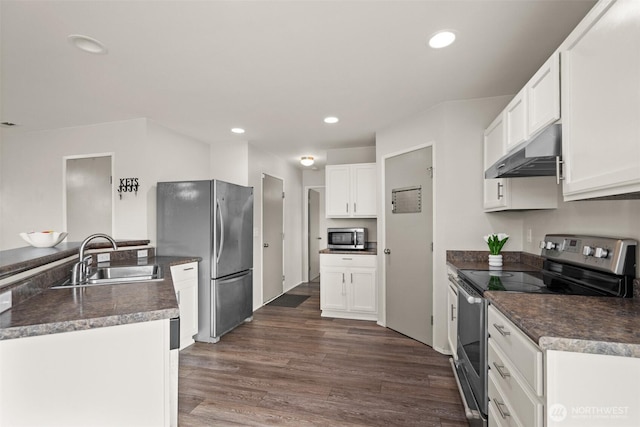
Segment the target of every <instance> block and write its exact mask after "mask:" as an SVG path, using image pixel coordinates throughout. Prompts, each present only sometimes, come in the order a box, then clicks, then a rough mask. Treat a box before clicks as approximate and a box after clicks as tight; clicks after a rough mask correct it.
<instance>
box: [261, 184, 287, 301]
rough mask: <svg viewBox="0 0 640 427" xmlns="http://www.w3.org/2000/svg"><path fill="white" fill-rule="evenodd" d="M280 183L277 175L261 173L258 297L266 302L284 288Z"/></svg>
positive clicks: (282, 216) (282, 186) (282, 203)
mask: <svg viewBox="0 0 640 427" xmlns="http://www.w3.org/2000/svg"><path fill="white" fill-rule="evenodd" d="M283 195H284V184H283V182H282V180H281V179H278V178H275V177H273V176H270V175H266V174H263V175H262V301H263V302H265V303H266V302H268V301H271V300H272V299H274V298H275V297H277V296H279V295H281V294H282V293H283V291H284V287H283V285H284V274H283V267H282V262H283V248H284V246H283V238H284V232H283V224H284V196H283Z"/></svg>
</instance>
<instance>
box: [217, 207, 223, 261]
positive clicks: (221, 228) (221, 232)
mask: <svg viewBox="0 0 640 427" xmlns="http://www.w3.org/2000/svg"><path fill="white" fill-rule="evenodd" d="M216 205H217V207H218V209H216V211H217V212H218V214H219V215H220V247H219V248H218V253H217V255H216V264H217V263H219V262H220V255H222V250H223V249H224V217H223V216H222V209H221V208H220V199H217V198H216Z"/></svg>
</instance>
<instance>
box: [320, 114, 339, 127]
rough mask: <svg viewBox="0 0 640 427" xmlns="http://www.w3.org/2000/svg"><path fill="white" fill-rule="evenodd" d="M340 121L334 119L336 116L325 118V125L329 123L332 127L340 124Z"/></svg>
mask: <svg viewBox="0 0 640 427" xmlns="http://www.w3.org/2000/svg"><path fill="white" fill-rule="evenodd" d="M339 121H340V119H339V118H337V117H334V116H329V117H325V118H324V122H325V123H329V124H330V125H332V124H334V123H338V122H339Z"/></svg>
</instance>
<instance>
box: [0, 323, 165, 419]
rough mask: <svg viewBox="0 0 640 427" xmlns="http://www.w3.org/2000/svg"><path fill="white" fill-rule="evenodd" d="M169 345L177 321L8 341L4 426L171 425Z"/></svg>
mask: <svg viewBox="0 0 640 427" xmlns="http://www.w3.org/2000/svg"><path fill="white" fill-rule="evenodd" d="M169 342H170V328H169V319H163V320H154V321H149V322H140V323H132V324H126V325H118V326H110V327H104V328H95V329H87V330H82V331H73V332H62V333H57V334H50V335H40V336H34V337H25V338H16V339H9V340H0V425H2V426H49V427H54V426H64V427H72V426H81V427H85V426H136V427H138V426H170V425H171V414H172V411H173V410H172V409H171V406H172V405H171V390H170V387H171V382H172V381H171V379H170V375H171V366H170V365H171V354H170V351H171V350H170V349H169V348H170V347H169ZM173 404H174V405H176V404H177V402H173Z"/></svg>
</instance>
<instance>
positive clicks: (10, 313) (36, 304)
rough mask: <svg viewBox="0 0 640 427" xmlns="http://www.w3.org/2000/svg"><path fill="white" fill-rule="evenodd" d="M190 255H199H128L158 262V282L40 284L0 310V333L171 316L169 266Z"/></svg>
mask: <svg viewBox="0 0 640 427" xmlns="http://www.w3.org/2000/svg"><path fill="white" fill-rule="evenodd" d="M194 261H200V258H196V257H151V258H144V259H139V260H135V261H133V263H135V264H136V265H140V264H160V265H162V266H163V269H164V280H161V281H158V282H138V283H123V284H114V285H100V286H87V287H84V288H73V289H45V290H44V291H42V292H39V293H37V294H36V295H34V296H33V297H31V298H29V299H27V300H25V301H24V302H22V303H20V304H18V305H15V306H14V307H12V308H11V309H9V310H7V311H5V312H4V313H1V314H0V339H12V338H21V337H29V336H36V335H46V334H54V333H59V332H69V331H77V330H83V329H91V328H99V327H105V326H114V325H122V324H127V323H137V322H146V321H151V320H159V319H170V318H173V317H177V316H178V315H179V310H178V303H177V301H176V296H175V290H174V288H173V281H172V279H171V270H170V266H171V265H177V264H184V263H188V262H194ZM128 263H129V264H131V263H132V261H128ZM113 264H114V265H115V264H125V262H123V261H120V262H114V263H113Z"/></svg>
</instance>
